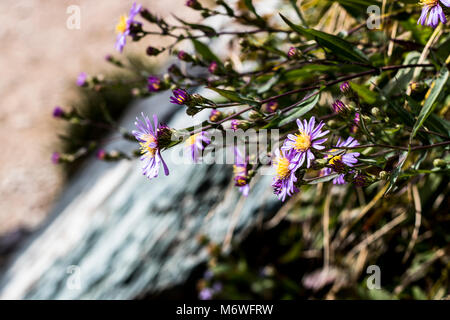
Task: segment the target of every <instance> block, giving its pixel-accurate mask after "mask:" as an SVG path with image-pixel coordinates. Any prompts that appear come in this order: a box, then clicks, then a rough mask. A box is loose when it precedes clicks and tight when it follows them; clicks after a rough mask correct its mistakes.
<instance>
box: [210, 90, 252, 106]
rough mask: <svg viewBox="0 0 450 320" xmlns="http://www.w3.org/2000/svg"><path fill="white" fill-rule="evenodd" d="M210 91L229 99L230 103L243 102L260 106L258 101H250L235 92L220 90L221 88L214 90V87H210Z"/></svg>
mask: <svg viewBox="0 0 450 320" xmlns="http://www.w3.org/2000/svg"><path fill="white" fill-rule="evenodd" d="M208 89H211V90H213V91H215V92H217V93H218V94H220V95H221V96H222V97H224V98H227V99H228V100H230V101H234V102H242V103H243V104H249V105H258V104H259V102H258V101H255V100H251V99H248V98H244V97H242V96H241V95H240V94H239V93H237V92H235V91H230V90H225V89H219V88H213V87H208Z"/></svg>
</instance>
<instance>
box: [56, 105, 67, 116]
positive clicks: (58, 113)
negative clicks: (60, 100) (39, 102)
mask: <svg viewBox="0 0 450 320" xmlns="http://www.w3.org/2000/svg"><path fill="white" fill-rule="evenodd" d="M64 115H65V113H64V110H63V109H62V108H61V107H60V106H56V107H55V108H54V109H53V117H54V118H63V117H64Z"/></svg>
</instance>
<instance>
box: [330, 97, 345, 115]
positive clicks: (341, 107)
mask: <svg viewBox="0 0 450 320" xmlns="http://www.w3.org/2000/svg"><path fill="white" fill-rule="evenodd" d="M331 109H333V111H334V112H335V113H344V112H346V111H347V110H348V107H347V106H346V105H345V103H343V102H342V101H341V100H339V99H338V100H336V101H335V102H333V104H332V105H331Z"/></svg>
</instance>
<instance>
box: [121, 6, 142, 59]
mask: <svg viewBox="0 0 450 320" xmlns="http://www.w3.org/2000/svg"><path fill="white" fill-rule="evenodd" d="M141 8H142V5H140V4H139V5H137V4H136V2H134V3H133V5H132V6H131V9H130V14H129V15H128V16H127V15H122V16H120V19H119V23H118V24H117V25H116V32H117V39H116V49H117V50H118V51H119V52H122V51H123V48H124V47H125V44H126V43H127V36H128V35H129V34H130V26H131V25H132V24H133V23H135V21H134V18H135V17H136V15H137V14H138V13H139V11H141Z"/></svg>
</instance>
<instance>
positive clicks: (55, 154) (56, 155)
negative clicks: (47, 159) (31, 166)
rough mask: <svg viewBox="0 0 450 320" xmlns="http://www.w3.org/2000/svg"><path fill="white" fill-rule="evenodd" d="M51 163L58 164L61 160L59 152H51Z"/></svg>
mask: <svg viewBox="0 0 450 320" xmlns="http://www.w3.org/2000/svg"><path fill="white" fill-rule="evenodd" d="M51 160H52V163H53V164H58V163H60V161H61V154H60V153H59V152H56V151H55V152H53V153H52V157H51Z"/></svg>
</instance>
